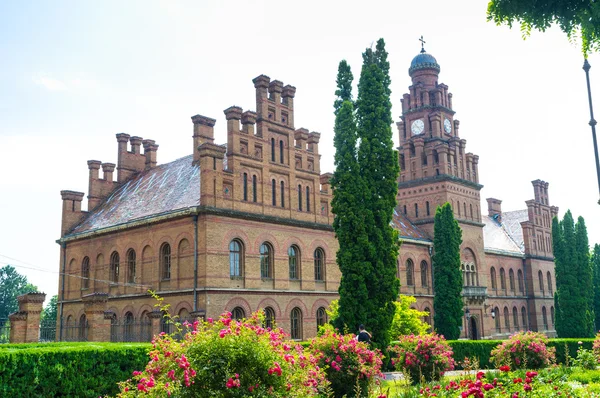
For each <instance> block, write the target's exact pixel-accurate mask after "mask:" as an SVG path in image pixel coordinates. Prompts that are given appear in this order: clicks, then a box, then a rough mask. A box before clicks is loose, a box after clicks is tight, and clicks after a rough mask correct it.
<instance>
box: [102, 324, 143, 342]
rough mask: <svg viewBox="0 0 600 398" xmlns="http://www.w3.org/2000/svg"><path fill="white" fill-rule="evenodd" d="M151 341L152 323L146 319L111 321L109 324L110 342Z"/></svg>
mask: <svg viewBox="0 0 600 398" xmlns="http://www.w3.org/2000/svg"><path fill="white" fill-rule="evenodd" d="M151 340H152V321H151V320H150V319H148V318H146V319H141V320H140V319H133V320H132V319H127V318H124V319H120V320H117V319H113V320H112V321H111V324H110V341H112V342H145V341H151Z"/></svg>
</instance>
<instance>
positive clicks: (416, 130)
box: [410, 119, 425, 135]
mask: <svg viewBox="0 0 600 398" xmlns="http://www.w3.org/2000/svg"><path fill="white" fill-rule="evenodd" d="M423 130H425V123H423V120H421V119H417V120H415V121H414V122H412V124H411V126H410V131H412V133H413V135H417V134H421V133H422V132H423Z"/></svg>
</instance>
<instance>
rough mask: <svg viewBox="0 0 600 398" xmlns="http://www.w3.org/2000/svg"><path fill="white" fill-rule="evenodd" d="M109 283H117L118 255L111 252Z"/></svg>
mask: <svg viewBox="0 0 600 398" xmlns="http://www.w3.org/2000/svg"><path fill="white" fill-rule="evenodd" d="M110 281H111V282H112V283H118V282H119V253H117V252H113V253H112V254H111V255H110Z"/></svg>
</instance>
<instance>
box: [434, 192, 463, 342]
mask: <svg viewBox="0 0 600 398" xmlns="http://www.w3.org/2000/svg"><path fill="white" fill-rule="evenodd" d="M433 231H434V235H433V247H434V252H433V256H432V258H431V261H432V263H433V277H434V280H435V296H434V297H433V310H434V311H433V312H434V313H435V315H434V325H435V330H436V332H437V333H438V334H441V335H444V337H446V339H448V340H456V339H457V338H458V337H459V336H460V329H459V327H460V326H461V325H462V316H463V302H462V297H461V292H462V287H463V278H462V273H461V271H460V244H461V243H462V230H461V229H460V227H459V225H458V222H457V221H456V220H455V219H454V213H453V212H452V206H450V203H445V204H444V205H442V206H439V207H438V208H437V210H436V212H435V219H434V224H433Z"/></svg>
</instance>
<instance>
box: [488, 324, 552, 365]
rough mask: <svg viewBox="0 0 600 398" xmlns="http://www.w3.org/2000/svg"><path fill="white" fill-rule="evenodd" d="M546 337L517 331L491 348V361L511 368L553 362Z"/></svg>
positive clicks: (540, 334)
mask: <svg viewBox="0 0 600 398" xmlns="http://www.w3.org/2000/svg"><path fill="white" fill-rule="evenodd" d="M547 343H548V338H547V337H546V336H545V335H544V334H542V333H537V332H519V333H515V334H513V335H512V336H510V338H509V339H508V340H506V341H504V342H502V343H501V344H500V345H498V346H497V347H496V348H494V349H493V350H492V362H493V363H494V364H495V365H496V366H497V367H500V366H509V367H510V368H511V369H525V368H527V369H539V368H544V367H546V366H548V365H550V363H551V362H555V355H554V351H555V350H554V349H553V348H548V347H547V346H546V344H547Z"/></svg>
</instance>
